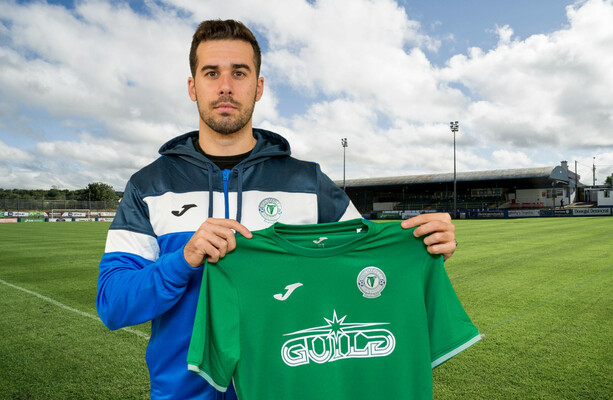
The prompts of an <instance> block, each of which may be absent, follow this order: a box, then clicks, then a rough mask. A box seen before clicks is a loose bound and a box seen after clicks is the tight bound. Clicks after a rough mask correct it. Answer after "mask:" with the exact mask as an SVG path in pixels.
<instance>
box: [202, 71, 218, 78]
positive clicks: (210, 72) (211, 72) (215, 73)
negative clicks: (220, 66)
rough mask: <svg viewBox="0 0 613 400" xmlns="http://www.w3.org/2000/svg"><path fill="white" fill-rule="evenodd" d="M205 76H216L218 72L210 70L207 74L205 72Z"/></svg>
mask: <svg viewBox="0 0 613 400" xmlns="http://www.w3.org/2000/svg"><path fill="white" fill-rule="evenodd" d="M204 76H209V77H215V76H217V72H215V71H209V72H207V73H206V74H204Z"/></svg>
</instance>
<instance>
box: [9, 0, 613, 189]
mask: <svg viewBox="0 0 613 400" xmlns="http://www.w3.org/2000/svg"><path fill="white" fill-rule="evenodd" d="M218 18H221V19H227V18H232V19H237V20H240V21H242V22H244V23H245V24H246V25H247V26H249V27H250V28H251V29H252V30H253V31H254V33H255V35H256V37H257V38H258V41H259V42H260V45H261V47H262V53H263V62H262V76H263V77H264V79H265V83H264V96H263V97H262V99H261V100H260V102H259V103H258V104H257V105H256V109H255V113H254V117H253V123H254V126H255V127H259V128H263V129H268V130H272V131H274V132H277V133H279V134H281V135H283V136H284V137H285V138H287V139H288V140H289V142H290V143H291V147H292V154H293V156H295V157H297V158H299V159H304V160H311V161H316V162H318V163H319V164H320V165H321V167H322V170H323V171H324V172H326V173H327V174H328V175H329V176H330V177H331V178H332V179H335V180H340V179H342V178H343V165H345V176H346V178H347V179H360V178H378V177H386V176H400V175H415V174H431V173H445V172H451V171H453V155H454V153H453V146H454V135H453V133H452V132H451V130H450V127H449V122H450V121H458V122H459V131H458V133H457V134H456V135H455V142H456V157H457V170H458V171H459V172H462V171H479V170H494V169H507V168H529V167H540V166H555V165H559V163H560V162H561V161H563V160H564V161H568V164H569V167H570V168H571V170H574V168H575V163H576V165H577V171H578V173H579V174H580V175H581V182H582V183H585V184H590V185H591V184H592V181H593V166H595V167H596V174H595V177H596V184H602V183H603V182H604V180H605V177H606V176H609V175H611V174H612V173H613V90H612V88H613V72H612V71H613V24H611V21H613V0H581V1H577V2H575V1H570V0H567V1H565V0H539V1H533V0H514V1H501V0H500V1H491V0H464V1H442V0H395V1H393V0H313V1H306V0H267V1H260V2H255V1H249V0H226V1H223V2H221V1H213V0H205V1H197V2H196V1H191V0H143V1H136V0H134V1H126V2H121V1H102V0H75V1H51V0H47V1H41V0H37V1H14V0H0V188H5V189H11V188H21V189H50V188H52V187H56V188H59V189H71V190H72V189H79V188H84V187H86V186H87V184H88V183H91V182H104V183H107V184H110V185H112V186H113V187H114V188H115V189H116V190H119V191H122V190H123V189H124V187H125V185H126V182H127V180H128V179H129V177H130V176H131V175H132V174H133V173H134V172H136V171H137V170H138V169H140V168H142V167H143V166H145V165H147V164H148V163H150V162H152V161H154V160H155V159H156V158H157V157H158V156H159V155H158V149H159V148H160V146H161V145H162V144H163V143H165V142H166V141H168V140H170V139H172V138H173V137H175V136H178V135H180V134H183V133H185V132H188V131H192V130H196V129H197V128H198V114H197V109H196V105H195V103H193V102H192V101H191V100H190V99H189V96H188V92H187V78H188V76H189V74H190V71H189V65H188V53H189V47H190V44H191V36H192V34H193V32H194V30H195V28H196V27H197V25H198V24H199V23H200V22H201V21H202V20H205V19H218ZM342 138H347V141H348V147H347V148H346V149H343V147H342V145H341V139H342ZM344 160H345V161H344Z"/></svg>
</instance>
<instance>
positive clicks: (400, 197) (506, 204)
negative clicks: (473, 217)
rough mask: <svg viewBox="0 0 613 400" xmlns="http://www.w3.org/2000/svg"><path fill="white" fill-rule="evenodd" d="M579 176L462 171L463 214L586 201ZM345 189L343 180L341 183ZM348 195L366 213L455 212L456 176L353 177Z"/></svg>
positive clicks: (557, 170)
mask: <svg viewBox="0 0 613 400" xmlns="http://www.w3.org/2000/svg"><path fill="white" fill-rule="evenodd" d="M579 179H580V176H579V175H575V173H574V172H572V171H570V170H569V169H568V163H567V162H566V161H562V162H561V163H560V165H558V166H548V167H537V168H518V169H502V170H491V171H470V172H458V173H457V174H456V181H457V184H456V186H457V200H456V204H457V208H458V210H460V211H461V210H473V209H488V210H501V209H502V210H505V209H542V208H554V207H564V206H568V205H569V204H571V203H576V202H578V201H583V199H582V198H580V197H579V196H578V193H581V190H579V191H578V190H577V187H579V188H582V186H583V185H582V184H581V183H580V182H579ZM336 184H337V185H339V186H340V187H342V186H343V182H342V181H340V182H339V181H336ZM345 185H346V192H347V194H348V195H349V197H350V198H351V200H352V201H353V204H355V206H356V207H357V208H358V210H359V211H360V213H362V214H363V215H369V214H373V213H381V212H395V211H409V210H425V211H449V212H452V209H453V173H444V174H425V175H407V176H397V177H387V178H367V179H350V180H346V181H345Z"/></svg>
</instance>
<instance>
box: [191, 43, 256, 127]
mask: <svg viewBox="0 0 613 400" xmlns="http://www.w3.org/2000/svg"><path fill="white" fill-rule="evenodd" d="M196 54H197V56H198V66H197V68H196V76H195V77H193V78H192V77H190V78H189V80H188V89H189V95H190V98H191V99H192V100H193V101H196V102H197V104H198V112H199V113H200V119H201V120H202V122H203V123H204V124H205V125H206V126H208V127H209V128H210V129H212V130H213V131H215V132H217V133H221V134H224V135H230V134H233V133H236V132H238V131H240V130H241V129H243V128H245V127H248V128H249V129H250V128H251V116H252V114H253V108H254V106H255V102H256V101H258V100H260V98H261V97H262V92H263V89H264V78H261V77H260V78H258V77H257V76H256V71H255V64H254V61H253V48H252V47H251V45H250V44H249V43H247V42H244V41H240V40H212V41H206V42H202V43H200V45H199V46H198V48H197V49H196Z"/></svg>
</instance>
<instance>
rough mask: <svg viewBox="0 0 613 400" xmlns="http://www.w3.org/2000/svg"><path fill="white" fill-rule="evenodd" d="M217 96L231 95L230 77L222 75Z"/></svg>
mask: <svg viewBox="0 0 613 400" xmlns="http://www.w3.org/2000/svg"><path fill="white" fill-rule="evenodd" d="M219 94H220V95H222V94H224V95H228V94H232V77H231V76H230V75H227V74H224V75H222V76H221V77H220V79H219Z"/></svg>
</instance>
